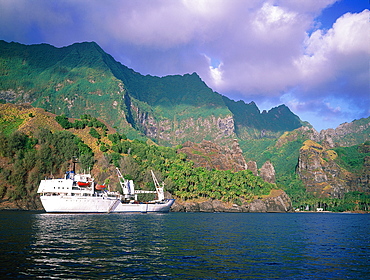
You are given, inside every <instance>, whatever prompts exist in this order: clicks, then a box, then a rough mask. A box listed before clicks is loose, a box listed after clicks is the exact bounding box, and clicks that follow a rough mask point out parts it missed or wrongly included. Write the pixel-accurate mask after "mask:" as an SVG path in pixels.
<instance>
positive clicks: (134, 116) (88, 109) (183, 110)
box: [0, 41, 370, 209]
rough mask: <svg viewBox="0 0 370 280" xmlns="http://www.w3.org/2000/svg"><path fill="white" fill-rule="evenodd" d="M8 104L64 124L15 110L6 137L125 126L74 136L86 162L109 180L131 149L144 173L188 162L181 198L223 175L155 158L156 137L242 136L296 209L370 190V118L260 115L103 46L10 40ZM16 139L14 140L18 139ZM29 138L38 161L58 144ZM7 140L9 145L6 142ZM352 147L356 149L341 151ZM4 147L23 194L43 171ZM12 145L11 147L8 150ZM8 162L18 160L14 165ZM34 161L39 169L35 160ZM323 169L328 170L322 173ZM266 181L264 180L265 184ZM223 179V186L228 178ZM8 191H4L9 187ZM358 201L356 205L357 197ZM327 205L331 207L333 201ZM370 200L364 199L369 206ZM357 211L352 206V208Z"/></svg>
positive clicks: (162, 140)
mask: <svg viewBox="0 0 370 280" xmlns="http://www.w3.org/2000/svg"><path fill="white" fill-rule="evenodd" d="M0 103H15V104H23V103H30V104H31V105H32V106H33V108H34V109H35V110H36V108H43V109H45V110H46V111H47V113H46V114H50V115H52V114H51V113H54V114H56V115H58V118H57V121H58V125H59V126H58V128H55V126H54V125H51V124H50V118H51V117H50V116H48V117H45V118H46V120H45V119H44V117H42V118H41V117H40V119H39V117H38V116H39V115H38V113H36V112H38V111H37V110H41V109H37V110H36V111H30V112H28V113H24V114H23V115H21V116H19V117H18V116H15V117H14V118H12V119H9V118H8V115H9V112H12V110H13V109H9V110H10V111H4V113H1V114H0V130H1V131H0V136H1V137H5V138H4V139H8V137H10V138H9V139H13V138H12V137H18V136H16V135H13V133H14V132H15V131H17V130H20V131H21V132H24V133H26V135H28V136H30V137H31V140H32V137H35V138H37V139H38V141H41V142H42V137H38V135H40V133H41V135H42V133H45V132H39V129H40V128H42V127H44V126H46V128H47V129H49V130H50V131H52V132H53V133H55V131H57V130H61V129H62V128H64V129H66V130H77V131H78V130H79V129H81V128H80V126H81V127H85V126H86V125H88V124H89V123H90V124H91V125H95V126H96V125H97V124H99V122H100V120H101V121H103V122H104V123H106V125H107V126H109V127H111V129H115V131H114V132H112V131H111V132H110V133H111V134H113V133H115V132H116V131H117V132H118V134H114V135H115V136H111V138H112V139H109V140H107V139H108V138H107V136H106V135H105V134H107V132H104V131H100V130H101V129H102V128H101V127H100V126H96V129H95V128H94V127H95V126H94V127H92V128H91V129H90V132H89V133H90V134H89V133H88V132H87V131H89V128H84V129H85V130H84V133H82V134H78V133H77V132H75V131H74V132H73V133H77V134H78V137H80V138H81V139H82V141H83V142H84V143H87V145H88V146H89V147H90V149H91V150H92V151H93V154H94V156H92V155H91V153H90V152H86V151H85V159H84V164H86V165H88V164H92V163H93V162H94V161H95V162H96V164H95V165H94V166H96V167H94V168H96V169H97V171H96V172H97V174H99V175H98V178H101V179H102V180H106V179H107V178H106V177H104V176H105V175H104V174H105V172H106V170H109V168H110V167H109V166H110V165H112V164H114V165H119V162H120V160H121V159H122V158H124V157H126V155H127V154H129V153H131V155H132V156H131V157H130V158H133V159H134V160H135V161H136V163H135V164H138V165H139V166H141V167H140V168H138V169H140V170H141V171H143V172H145V170H146V169H147V168H149V165H148V164H149V163H148V162H156V165H155V166H158V169H160V168H162V169H163V170H161V172H163V176H164V178H169V177H171V176H170V172H172V171H174V170H172V171H170V170H169V169H168V167H169V165H171V164H173V163H174V162H175V163H176V162H177V160H180V161H181V162H182V163H181V164H180V165H178V166H177V167H176V166H175V167H174V168H178V169H177V171H176V172H179V174H178V173H176V172H175V171H174V172H175V173H172V175H173V178H175V177H176V178H180V177H181V176H180V173H181V172H182V170H183V169H184V168H185V167H186V168H187V169H188V170H190V169H193V171H191V172H190V171H188V172H189V174H190V175H191V176H190V177H191V179H186V178H182V177H181V178H182V181H181V184H182V185H181V189H173V193H176V191H179V192H181V193H178V195H179V197H181V196H182V197H183V198H190V197H194V195H195V194H196V196H197V197H201V198H203V197H204V193H202V194H201V193H197V191H195V189H194V188H193V187H196V186H195V185H194V184H195V181H194V180H195V178H199V180H200V181H201V182H197V183H196V184H204V186H203V187H204V188H205V190H207V191H208V188H211V186H208V185H207V184H208V183H209V182H210V179H209V178H213V177H212V176H214V174H213V173H212V172H214V171H212V170H208V169H207V170H204V169H202V168H204V166H202V165H201V164H199V163H197V164H196V165H193V164H192V163H191V161H190V160H189V159H188V160H187V162H188V163H186V164H185V163H184V162H185V158H186V156H185V158H183V157H181V156H180V159H179V158H177V159H175V153H176V152H175V151H174V150H171V152H169V153H170V154H171V156H170V157H174V158H172V159H171V160H174V162H172V161H171V160H170V158H167V156H168V155H166V156H165V155H164V154H166V153H164V154H163V153H162V152H161V153H162V154H161V153H159V152H158V155H156V156H153V155H152V156H151V157H150V160H149V159H148V156H150V155H151V154H153V153H154V154H155V153H157V152H153V151H152V149H153V148H152V147H153V146H155V145H154V143H153V142H155V143H157V144H159V145H161V146H175V145H179V144H180V145H181V144H183V143H185V142H187V141H191V142H193V143H200V142H202V141H203V140H208V141H212V142H214V143H216V144H218V145H221V146H223V147H225V146H226V147H229V148H232V147H233V143H235V141H234V140H235V139H237V143H238V144H239V145H240V148H241V150H242V153H243V156H244V158H245V160H246V162H249V161H252V162H255V165H254V164H252V166H258V167H260V168H262V167H261V166H263V165H264V164H265V163H266V162H269V163H271V164H272V165H273V167H274V172H276V174H275V175H276V183H277V185H278V187H279V188H281V189H284V190H285V191H286V193H287V194H288V195H289V196H290V197H291V198H292V201H293V204H294V206H296V207H303V205H304V204H306V205H316V206H318V205H319V204H322V203H324V202H323V201H324V200H325V199H342V197H343V196H345V195H346V194H347V193H349V194H350V195H352V194H353V192H356V191H359V192H361V193H368V192H370V191H369V190H368V188H367V187H366V186H368V185H369V182H368V178H369V177H368V171H367V170H368V165H369V155H368V152H367V151H368V150H367V147H368V144H366V145H365V143H368V142H367V141H369V140H370V138H369V135H370V131H369V129H370V119H369V118H366V119H361V120H355V121H353V122H351V123H345V124H342V125H340V126H339V127H338V128H335V129H328V130H323V131H321V132H320V133H318V132H317V131H315V130H314V129H313V128H312V127H311V126H310V125H309V124H308V123H304V122H302V121H301V120H300V119H299V117H298V116H296V115H295V114H293V113H292V112H291V111H290V110H289V108H288V107H287V106H285V105H280V106H278V107H276V108H273V109H271V110H269V111H268V112H267V111H263V112H260V110H259V109H258V107H257V105H256V104H255V103H254V102H251V103H249V104H248V103H245V102H243V101H234V100H231V99H229V98H227V97H225V96H222V95H220V94H218V93H217V92H214V91H213V90H212V89H210V88H209V87H208V86H207V85H206V84H205V83H204V82H203V81H202V80H201V79H200V77H199V76H198V75H197V74H196V73H193V74H185V75H182V76H180V75H173V76H165V77H155V76H150V75H146V76H144V75H141V74H140V73H137V72H135V71H134V70H132V69H130V68H128V67H126V66H124V65H122V64H120V63H119V62H117V61H115V60H114V59H113V58H112V56H110V55H109V54H107V53H105V52H104V51H103V50H102V49H101V48H100V47H99V46H98V45H97V44H96V43H93V42H92V43H77V44H73V45H71V46H67V47H63V48H56V47H53V46H50V45H47V44H40V45H30V46H27V45H22V44H19V43H7V42H5V41H0ZM7 105H8V104H7ZM7 108H8V107H7ZM9 108H11V107H9ZM7 110H8V109H7ZM27 110H28V109H27ZM41 115H43V114H41ZM35 116H36V117H35ZM82 116H83V117H82ZM86 116H90V117H89V119H86ZM66 117H69V118H77V119H78V118H81V119H82V120H77V121H76V122H75V123H74V125H73V126H72V125H71V124H70V122H69V120H68V119H67V118H66ZM97 119H99V120H97ZM25 120H30V122H31V123H34V124H33V125H32V126H33V129H31V130H28V125H26V124H25ZM70 120H71V119H70ZM72 121H73V120H72ZM84 123H85V124H84ZM93 128H94V129H93ZM99 129H100V130H99ZM86 130H87V131H86ZM96 130H98V132H97V131H96ZM123 133H124V135H125V137H124V138H126V137H127V138H128V139H131V140H130V141H132V140H133V139H135V140H134V141H137V142H135V143H134V144H131V143H132V142H130V141H126V140H122V139H119V140H117V139H116V140H117V141H118V142H117V141H116V140H114V139H115V138H117V137H118V138H120V137H121V136H119V135H123ZM86 134H89V135H90V136H89V135H87V136H86ZM31 135H34V136H31ZM93 135H94V136H93ZM28 136H27V137H28ZM49 136H50V135H49ZM49 136H48V137H49ZM57 136H58V135H57ZM62 136H63V137H66V138H70V141H77V140H75V139H72V136H70V135H68V134H65V135H64V134H63V135H62ZM22 137H23V136H22ZM50 137H51V136H50ZM55 137H56V136H55ZM58 137H59V136H58ZM52 138H53V137H51V139H52ZM9 139H8V140H7V141H8V142H9V143H11V142H12V141H10V140H9ZM24 139H26V138H24ZM148 139H150V141H149V142H147V140H148ZM26 140H27V139H26ZM26 140H24V141H23V142H24V143H23V144H24V145H28V146H30V147H31V148H30V149H36V151H33V152H30V155H29V156H30V157H31V158H32V156H31V154H32V153H41V154H42V153H43V152H45V151H46V150H48V148H47V147H46V146H47V145H46V146H45V151H41V152H40V151H39V150H38V149H39V147H38V146H37V145H38V144H35V143H33V142H32V141H31V140H27V141H26ZM113 140H114V141H113ZM120 140H122V141H121V142H120ZM4 141H5V140H4ZM4 141H2V142H4ZM53 141H55V140H53ZM307 141H308V142H307ZM2 142H1V141H0V148H1V144H2ZM77 142H78V141H77ZM77 142H76V143H77ZM4 143H5V142H4ZM145 143H146V144H145ZM148 143H149V144H148ZM23 144H22V145H23ZM144 144H145V145H144ZM22 145H21V146H22ZM77 145H79V146H78V147H77V148H78V149H80V148H81V149H82V150H83V148H84V146H83V145H82V144H81V143H80V144H77ZM210 145H211V144H210ZM211 146H212V145H211ZM22 147H23V146H22ZM179 147H181V146H179ZM179 147H178V148H179ZM343 147H347V148H344V149H341V148H343ZM2 148H4V147H2ZM51 148H53V147H51ZM54 148H55V147H54ZM77 148H76V150H78V149H77ZM162 148H163V147H162ZM162 148H158V149H159V150H160V149H162ZM4 149H5V151H6V152H5V153H3V155H10V156H9V157H8V156H4V157H6V159H1V158H0V160H2V161H3V163H2V165H1V166H5V168H3V167H1V166H0V171H1V174H0V175H1V176H3V178H4V182H5V181H6V180H8V181H9V180H10V181H12V182H13V183H12V184H13V186H14V187H15V188H16V184H15V183H16V182H18V181H17V180H18V179H19V180H20V181H19V182H20V183H19V184H18V183H17V184H18V185H19V186H21V187H19V190H18V191H17V192H16V193H17V194H19V193H21V191H23V188H24V186H26V185H27V184H28V183H29V182H28V180H29V179H27V178H28V177H27V176H30V174H31V175H32V174H34V173H29V174H28V175H27V176H26V175H25V174H26V173H25V171H24V170H23V171H22V169H19V168H18V167H21V166H22V161H25V159H24V157H25V154H23V153H22V152H18V149H15V148H14V149H13V148H12V149H13V150H11V149H10V148H9V147H5V148H4ZM7 149H8V150H7ZM9 149H10V150H11V152H8V151H10V150H9ZM20 150H21V149H20ZM153 150H155V149H153ZM179 150H181V149H177V153H178V152H179ZM188 150H189V154H192V155H194V158H197V156H198V158H201V159H202V160H203V161H206V160H208V161H209V159H212V158H214V157H215V153H216V154H220V155H222V154H223V153H224V152H223V150H222V151H221V150H220V151H216V150H212V149H211V150H209V151H208V150H207V149H204V151H203V150H202V152H201V154H200V151H197V150H194V149H193V148H192V146H189V147H188ZM225 150H227V149H225ZM229 150H230V151H231V152H230V155H227V157H228V158H230V159H231V158H233V159H235V153H234V152H233V149H229ZM364 151H366V152H364ZM17 153H19V154H17ZM103 153H104V155H103ZM147 153H148V154H147ZM14 156H16V157H15V158H14V160H15V161H17V160H19V163H18V165H16V164H15V162H12V160H13V159H12V157H14ZM220 158H222V157H220ZM63 160H66V159H63ZM220 161H222V160H220ZM170 162H171V163H170ZM131 163H132V161H131V162H130V164H131ZM7 164H9V165H13V164H14V166H12V167H10V168H7V167H6V165H7ZM63 164H64V165H65V164H66V163H65V162H64V163H63ZM135 164H134V166H135ZM57 165H58V164H52V166H53V169H55V168H58V167H57ZM162 165H164V166H162ZM17 166H18V167H17ZM30 166H31V167H32V165H31V164H30ZM159 166H161V167H159ZM194 166H197V168H198V166H200V167H199V168H200V169H197V168H195V169H194ZM1 168H3V170H1ZM39 168H41V166H39ZM166 168H167V169H166ZM12 170H13V171H12ZM19 170H21V171H19ZM104 170H105V171H104ZM51 171H53V170H51ZM218 171H219V170H218ZM255 171H256V172H257V171H258V170H255ZM19 172H20V173H19ZM27 172H31V171H30V170H29V171H27ZM58 172H59V171H58ZM225 172H226V171H225ZM248 172H249V171H248ZM258 172H259V171H258ZM318 172H320V176H318V175H317V174H318ZM18 173H19V174H20V175H19V174H18ZM53 173H54V171H53ZM113 173H114V170H113ZM133 173H135V172H133ZM216 173H217V172H216ZM22 174H23V175H22ZM243 174H244V173H243ZM219 175H220V176H221V177H222V176H223V178H224V179H225V178H226V179H225V180H226V181H227V180H229V181H230V180H232V181H233V182H235V185H238V184H239V183H240V182H242V181H243V180H242V179H240V178H239V179H235V178H234V176H236V175H231V173H230V174H229V173H223V172H221V173H220V174H219ZM239 175H240V174H239ZM249 175H250V174H249ZM249 175H248V176H249ZM32 176H34V175H32ZM179 176H180V177H179ZM207 176H208V177H207ZM243 176H244V175H242V176H241V177H243ZM245 176H247V175H245ZM13 177H14V178H13ZM190 177H189V178H190ZM229 177H230V178H229ZM239 177H240V176H239ZM17 178H18V179H17ZM205 178H208V179H205ZM234 179H235V180H236V181H234ZM30 180H31V179H30ZM189 180H192V182H190V181H189ZM212 180H213V179H212ZM36 181H37V180H33V181H32V182H33V183H32V186H33V189H32V190H28V191H29V192H30V193H32V195H35V193H34V191H35V190H34V188H35V186H36V185H35V184H36V183H35V182H36ZM221 181H222V180H221ZM221 181H218V182H221ZM226 181H225V182H226ZM239 181H240V182H239ZM222 182H224V181H222ZM256 182H257V181H256ZM4 184H5V183H4ZM22 184H23V185H22ZM233 184H234V183H233ZM259 184H260V185H263V183H262V182H261V181H259ZM221 185H222V186H223V183H222V184H221ZM4 187H5V185H4ZM229 187H230V188H231V186H229ZM198 191H199V190H198ZM0 192H3V193H4V191H1V190H0ZM222 192H226V190H222ZM180 194H181V195H180ZM349 197H350V198H348V199H349V201H352V200H353V199H354V197H355V196H349ZM233 199H234V198H233ZM315 199H316V200H315ZM317 199H320V200H317ZM231 200H232V199H231ZM231 200H229V199H227V201H231ZM325 203H326V204H328V205H329V204H330V203H332V200H331V201H330V203H329V202H327V201H326V202H325ZM366 203H367V202H366ZM366 203H365V204H364V205H368V204H366ZM335 205H343V201H341V202H338V201H336V202H335ZM312 207H314V206H312ZM346 207H347V206H346ZM364 207H365V206H364ZM366 207H367V206H366ZM355 208H356V207H355V206H353V205H352V206H351V207H350V206H348V207H347V208H346V209H355ZM333 209H334V208H333ZM343 209H344V208H343ZM358 209H364V208H363V207H362V208H361V207H360V208H358Z"/></svg>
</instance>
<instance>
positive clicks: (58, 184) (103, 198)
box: [37, 168, 175, 213]
mask: <svg viewBox="0 0 370 280" xmlns="http://www.w3.org/2000/svg"><path fill="white" fill-rule="evenodd" d="M117 174H118V177H119V180H120V184H121V187H122V193H123V194H120V193H119V192H112V191H109V190H108V188H107V187H106V186H105V185H99V184H97V183H95V182H94V178H92V176H91V174H75V172H74V171H68V172H67V173H66V174H65V176H64V178H61V179H45V180H41V182H40V185H39V188H38V190H37V193H39V194H40V199H41V202H42V205H43V207H44V209H45V211H46V212H50V213H123V212H142V213H146V212H169V211H170V208H171V206H172V204H173V203H174V201H175V200H174V199H165V198H164V192H163V185H162V186H160V185H159V183H158V181H157V179H156V177H155V176H154V173H153V171H152V176H153V180H154V184H155V188H156V190H155V191H145V190H135V185H134V183H133V181H132V180H126V179H124V178H123V176H122V174H121V172H120V171H119V169H118V168H117ZM140 193H156V194H157V199H156V200H152V201H146V202H139V201H138V199H137V195H138V194H140Z"/></svg>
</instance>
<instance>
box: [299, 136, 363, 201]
mask: <svg viewBox="0 0 370 280" xmlns="http://www.w3.org/2000/svg"><path fill="white" fill-rule="evenodd" d="M337 157H338V155H337V153H336V152H335V151H334V150H330V149H327V148H325V147H324V146H323V145H320V144H318V143H317V142H314V141H312V140H307V141H305V142H304V145H303V146H302V148H301V149H300V155H299V162H298V166H297V173H298V174H299V176H300V178H301V180H302V181H303V183H304V184H305V186H306V189H307V191H308V192H311V193H313V194H315V195H316V196H318V197H335V198H342V197H343V195H344V194H345V193H346V192H349V191H361V192H369V191H370V188H369V184H370V180H369V179H370V176H369V173H370V172H369V168H368V166H369V157H366V158H365V161H364V167H363V170H360V171H359V172H357V173H353V172H350V171H348V170H346V169H344V168H343V167H340V166H339V165H338V164H337V163H336V162H335V159H336V158H337Z"/></svg>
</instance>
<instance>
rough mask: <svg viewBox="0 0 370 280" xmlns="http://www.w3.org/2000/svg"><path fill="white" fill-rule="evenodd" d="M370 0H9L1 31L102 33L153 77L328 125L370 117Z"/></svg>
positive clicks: (14, 36) (68, 35)
mask: <svg viewBox="0 0 370 280" xmlns="http://www.w3.org/2000/svg"><path fill="white" fill-rule="evenodd" d="M369 6H370V5H369V2H368V0H341V1H336V0H320V1H318V0H105V1H100V0H63V1H60V0H32V1H30V0H0V39H1V40H5V41H7V42H11V41H14V42H19V43H22V44H38V43H48V44H51V45H54V46H56V47H63V46H67V45H70V44H73V43H75V42H84V41H94V42H96V43H98V44H99V45H100V46H101V47H102V48H103V50H104V51H105V52H107V53H109V54H110V55H112V56H113V57H114V58H115V59H116V60H117V61H119V62H121V63H122V64H124V65H126V66H128V67H130V68H132V69H134V70H135V71H137V72H139V73H141V74H143V75H146V74H150V75H155V76H166V75H175V74H180V75H183V74H186V73H193V72H196V73H198V75H199V76H200V77H201V79H202V80H203V81H204V82H205V83H206V84H207V85H208V86H209V87H210V88H212V89H213V90H214V91H216V92H218V93H220V94H222V95H225V96H227V97H229V98H230V99H233V100H235V101H238V100H243V101H244V102H246V103H249V102H251V101H254V102H255V103H256V104H257V106H258V107H259V109H260V110H261V111H262V110H269V109H271V108H273V107H276V106H278V105H280V104H286V105H287V106H288V107H289V108H290V109H291V111H292V112H293V113H295V114H297V115H298V116H299V117H300V118H301V119H302V120H304V121H308V122H310V123H311V124H312V125H313V126H314V128H315V129H316V130H318V131H320V130H321V129H327V128H336V127H337V126H338V125H339V124H341V123H344V122H351V121H353V120H354V119H359V118H363V117H368V116H370V90H369V89H370V88H369V85H370V83H369V81H370V80H369V79H370V74H369V57H370V56H369V55H370V32H369V31H370V30H369V29H370V28H369V18H370V12H369Z"/></svg>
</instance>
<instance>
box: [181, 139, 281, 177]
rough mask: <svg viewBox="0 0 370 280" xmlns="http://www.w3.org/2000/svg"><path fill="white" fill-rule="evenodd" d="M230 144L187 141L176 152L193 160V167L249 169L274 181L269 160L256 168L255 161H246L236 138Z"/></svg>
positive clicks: (272, 169)
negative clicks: (228, 145)
mask: <svg viewBox="0 0 370 280" xmlns="http://www.w3.org/2000/svg"><path fill="white" fill-rule="evenodd" d="M230 146H231V147H230V148H229V147H227V146H220V145H218V144H216V143H214V142H211V141H206V140H203V141H202V142H200V143H193V142H190V141H187V142H185V143H184V144H183V145H182V148H181V149H179V150H178V152H180V153H184V154H186V155H187V159H188V160H191V161H193V162H194V166H195V167H204V168H207V169H208V170H212V169H217V170H232V171H234V172H237V171H241V170H246V169H249V170H251V171H252V173H253V175H255V176H261V178H262V179H263V180H264V181H266V182H268V183H275V168H274V166H273V165H272V163H271V162H270V161H266V162H265V163H264V164H263V165H262V167H261V169H260V170H258V169H257V163H256V162H254V161H249V162H248V163H247V162H246V160H245V158H244V156H243V151H242V150H241V148H240V146H239V143H238V141H237V140H236V139H234V140H233V141H232V144H231V145H230Z"/></svg>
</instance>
